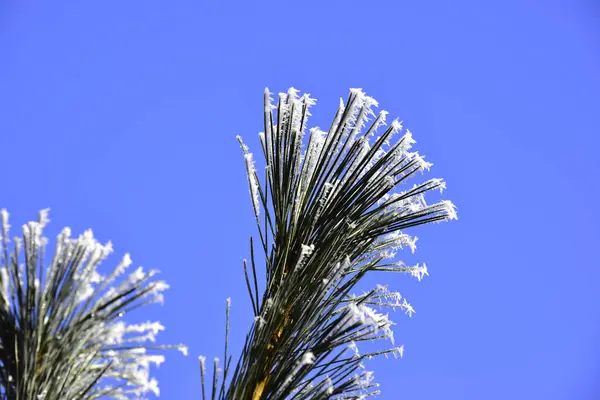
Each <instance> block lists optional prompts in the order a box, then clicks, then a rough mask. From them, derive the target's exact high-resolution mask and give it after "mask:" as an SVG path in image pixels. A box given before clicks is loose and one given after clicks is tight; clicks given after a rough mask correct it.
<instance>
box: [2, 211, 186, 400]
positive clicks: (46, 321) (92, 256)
mask: <svg viewBox="0 0 600 400" xmlns="http://www.w3.org/2000/svg"><path fill="white" fill-rule="evenodd" d="M0 214H1V222H2V232H1V234H2V237H1V247H2V255H1V260H2V261H1V262H2V267H1V268H0V398H1V399H3V400H17V399H18V400H40V399H61V400H62V399H65V400H79V399H86V400H91V399H98V398H101V397H102V398H114V399H128V398H140V396H142V395H144V394H145V393H148V392H154V393H155V394H156V395H158V393H159V390H158V386H157V382H156V380H155V379H153V378H150V375H149V366H150V364H156V365H159V364H160V363H162V362H163V361H164V357H163V356H162V355H158V354H148V353H147V351H148V350H161V349H167V348H178V349H179V350H181V351H182V352H184V353H185V352H186V351H187V349H186V347H185V346H153V345H149V344H148V342H154V340H155V337H156V335H157V333H158V332H159V331H161V330H163V329H164V327H163V326H162V325H161V324H160V323H158V322H147V323H142V324H126V323H124V322H123V320H122V317H123V316H124V315H125V314H127V313H128V312H130V311H132V310H134V309H135V308H138V307H141V306H144V305H146V304H150V303H155V302H161V303H162V301H163V300H162V299H163V295H162V292H163V291H164V290H165V289H167V288H168V285H167V284H166V283H165V282H163V281H155V280H153V279H152V278H153V277H154V276H155V274H156V272H157V271H150V272H144V271H143V270H142V268H141V267H140V268H138V269H137V270H135V271H134V272H133V273H131V274H130V275H129V276H128V277H127V278H125V279H123V278H122V277H121V275H122V274H123V273H124V272H125V270H126V269H127V268H128V267H129V266H130V264H131V259H130V257H129V255H128V254H126V255H125V257H123V259H122V261H121V262H120V263H119V265H118V266H117V267H116V268H115V269H114V270H113V271H112V273H111V274H110V275H109V276H108V277H104V276H101V275H100V274H99V273H98V271H97V268H98V266H99V265H100V264H101V263H102V261H104V260H105V258H106V257H107V256H108V255H109V254H110V253H112V245H111V243H110V242H109V243H107V244H106V245H101V244H100V243H98V242H97V241H96V240H95V239H94V237H93V234H92V231H89V230H88V231H86V232H85V233H84V234H83V235H81V236H79V237H78V238H77V239H72V238H71V237H70V235H71V233H70V229H69V228H64V229H63V231H62V232H61V233H60V235H59V236H58V240H57V243H56V247H55V251H54V256H53V257H52V260H51V262H50V265H49V266H48V267H45V261H46V260H45V251H46V245H47V239H46V238H45V237H43V236H42V233H43V229H44V227H45V226H46V224H47V223H48V222H49V221H48V210H43V211H41V212H40V217H39V220H38V221H37V222H29V223H28V224H26V225H23V237H22V239H21V238H18V237H15V238H14V239H13V242H14V248H13V250H12V251H11V250H10V249H9V228H10V227H9V224H8V213H7V212H6V210H2V211H1V212H0ZM23 249H24V254H23V258H21V250H23ZM21 261H24V264H23V263H21ZM119 281H120V283H119ZM108 382H111V383H112V385H111V384H109V383H108Z"/></svg>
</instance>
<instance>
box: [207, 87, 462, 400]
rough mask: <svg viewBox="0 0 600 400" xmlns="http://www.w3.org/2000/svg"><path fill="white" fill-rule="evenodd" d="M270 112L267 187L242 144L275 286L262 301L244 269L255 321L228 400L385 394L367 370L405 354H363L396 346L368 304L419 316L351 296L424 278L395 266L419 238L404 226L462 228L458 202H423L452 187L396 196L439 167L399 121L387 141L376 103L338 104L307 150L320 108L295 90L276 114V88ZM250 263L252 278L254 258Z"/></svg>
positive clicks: (263, 138) (375, 294)
mask: <svg viewBox="0 0 600 400" xmlns="http://www.w3.org/2000/svg"><path fill="white" fill-rule="evenodd" d="M264 104H265V106H264V133H260V134H259V137H260V142H261V147H262V150H263V155H264V159H265V163H266V169H265V171H266V173H265V180H264V181H263V182H260V181H259V175H258V173H257V171H256V167H255V165H254V160H253V155H252V154H251V153H250V152H249V149H248V147H247V146H246V145H245V144H244V143H243V142H242V140H241V138H240V137H238V140H239V142H240V145H241V147H242V150H243V152H244V157H245V160H246V170H247V175H248V184H249V189H250V195H251V200H252V205H253V210H254V214H255V219H256V223H257V227H258V231H259V237H260V240H261V246H262V248H263V252H264V257H265V261H266V282H265V287H264V289H263V293H262V301H260V302H259V296H258V285H257V284H256V279H255V280H254V283H255V285H254V288H253V287H252V285H251V283H250V279H249V276H248V273H247V264H246V262H244V271H245V276H246V283H247V287H248V291H249V294H250V297H251V300H252V304H253V309H254V313H255V322H254V324H253V326H252V327H251V329H250V331H249V333H248V335H247V337H246V343H245V346H244V348H243V351H242V354H241V356H240V358H239V360H238V364H237V366H236V368H235V371H234V373H233V374H232V375H231V379H230V381H229V382H226V379H224V380H223V382H222V384H221V385H222V386H221V388H223V387H224V386H225V385H227V390H221V391H220V393H219V399H230V400H263V399H271V400H279V399H359V398H365V397H368V396H373V395H376V394H378V393H379V392H378V391H377V390H373V388H375V387H376V386H377V384H375V383H373V375H372V373H371V372H368V371H365V370H364V366H363V364H362V361H363V360H365V359H370V358H372V357H376V356H380V355H384V356H387V355H388V354H392V355H394V356H402V354H403V351H404V348H403V346H400V347H392V348H390V349H387V350H382V351H377V352H371V353H366V354H363V355H361V354H360V353H359V351H358V346H357V343H358V342H361V341H367V340H369V341H374V340H380V339H384V340H390V341H391V343H392V345H393V343H394V337H393V332H392V330H391V326H392V325H393V323H392V322H391V321H390V320H389V319H388V317H387V315H383V314H381V313H379V312H377V311H375V310H374V309H373V308H371V306H378V307H391V308H400V309H401V310H403V311H404V312H405V313H406V314H408V315H409V316H410V315H412V314H413V313H414V312H415V311H414V309H413V307H412V306H411V305H410V304H409V303H408V302H407V300H406V299H405V298H403V297H402V296H401V295H400V294H399V293H398V292H390V291H388V289H387V286H383V285H378V286H377V287H376V288H374V289H372V290H371V291H369V292H367V293H365V294H363V295H359V296H356V295H354V294H353V293H352V290H353V289H355V287H356V285H357V284H358V283H359V282H360V281H361V280H362V278H363V277H364V276H365V275H366V274H367V273H369V272H374V271H388V272H400V273H409V274H411V275H412V276H415V277H417V278H418V279H419V280H420V279H421V278H422V277H423V276H424V275H427V274H428V273H427V268H426V266H425V264H423V265H422V266H419V265H418V264H417V265H415V266H413V267H410V266H406V265H405V264H404V263H402V262H390V261H386V260H390V259H393V258H394V257H395V255H396V252H397V251H398V250H399V249H402V248H404V247H409V248H410V249H411V250H412V251H414V250H415V242H416V240H417V238H416V237H411V236H409V235H408V234H406V233H404V230H406V229H407V228H410V227H413V226H417V225H422V224H427V223H431V222H438V221H445V220H449V219H456V212H455V208H454V205H453V204H452V203H450V202H449V201H442V202H438V203H435V204H432V205H428V204H427V203H426V202H425V196H424V195H425V193H426V192H429V191H432V190H440V191H441V190H443V189H444V188H445V183H444V182H443V181H442V180H441V179H430V180H428V181H426V182H424V183H421V184H416V185H414V186H413V187H412V188H409V189H407V190H404V191H399V192H398V191H396V188H397V187H399V186H400V185H401V184H405V183H406V181H408V180H409V179H411V178H413V177H415V176H416V175H417V173H419V172H424V171H427V170H429V168H430V167H431V165H432V164H430V163H428V162H426V161H425V160H424V158H423V157H422V156H420V155H419V154H418V153H416V152H410V151H409V150H410V149H411V147H412V145H413V144H414V143H415V141H414V140H413V138H412V134H411V132H410V131H408V130H406V131H405V133H404V134H403V135H401V136H400V137H399V139H397V140H395V141H394V140H393V138H394V137H395V136H399V135H398V134H399V133H400V132H401V131H402V125H401V123H400V122H398V121H397V120H395V121H393V122H392V123H391V124H390V126H389V127H387V128H386V129H384V130H383V132H379V131H380V130H381V129H380V128H381V127H384V126H386V116H387V112H385V111H381V112H380V113H378V114H375V112H374V111H373V108H374V107H376V106H377V102H376V101H375V100H374V99H373V98H371V97H369V96H366V95H365V94H364V93H363V92H362V90H360V89H351V90H350V96H349V98H348V100H347V102H346V103H345V104H344V103H342V102H340V106H339V108H338V110H337V113H336V115H335V117H334V120H333V122H332V124H331V126H330V128H329V130H328V132H323V131H321V130H320V129H319V128H312V129H310V131H309V132H310V135H309V139H308V143H307V145H306V147H304V148H303V141H304V140H303V139H304V135H305V130H306V123H307V119H308V117H309V116H310V112H309V109H310V107H311V106H313V105H314V104H315V100H314V99H311V98H310V97H309V95H304V96H302V97H300V96H298V92H297V90H296V89H294V88H291V89H289V90H288V92H287V93H280V94H279V101H278V103H277V105H276V106H274V105H272V99H271V95H270V92H269V91H268V89H267V90H265V98H264ZM274 109H276V110H277V113H276V116H274V113H273V110H274ZM371 118H373V122H371V123H369V120H370V119H371ZM275 122H276V124H275ZM377 135H378V136H377ZM261 214H262V221H261ZM269 243H271V244H270V246H269ZM251 250H252V249H251ZM251 255H252V269H253V273H254V274H255V270H256V264H255V262H254V253H253V250H252V254H251ZM203 360H204V359H202V360H201V361H202V365H203V367H202V368H203V369H202V371H203V372H202V376H204V361H203ZM203 379H204V378H203ZM203 392H204V387H203Z"/></svg>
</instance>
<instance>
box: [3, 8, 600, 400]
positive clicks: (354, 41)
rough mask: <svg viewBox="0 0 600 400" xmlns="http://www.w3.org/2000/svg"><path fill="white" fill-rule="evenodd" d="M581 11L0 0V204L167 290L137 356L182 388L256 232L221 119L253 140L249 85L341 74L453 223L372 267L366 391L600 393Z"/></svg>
mask: <svg viewBox="0 0 600 400" xmlns="http://www.w3.org/2000/svg"><path fill="white" fill-rule="evenodd" d="M599 21H600V6H598V4H597V3H596V4H594V2H593V1H587V2H586V1H577V0H572V1H546V2H543V1H532V0H520V1H516V0H515V1H511V0H507V1H497V2H490V1H452V2H450V1H431V2H427V1H405V0H396V1H386V2H381V1H372V2H366V1H363V2H352V1H319V2H312V1H296V2H287V1H270V2H263V1H244V2H242V1H238V2H226V1H221V2H211V3H210V4H209V3H208V2H205V1H199V0H197V1H180V0H171V1H154V0H144V1H133V0H132V1H101V2H69V1H53V2H41V1H30V2H26V1H16V0H13V1H11V0H4V1H2V2H1V3H0V157H1V158H0V163H1V165H2V167H1V168H2V171H3V176H2V183H1V185H0V207H6V208H8V210H9V211H10V212H11V217H12V225H13V226H15V227H18V226H20V225H21V224H22V223H24V222H26V221H28V220H30V219H33V218H35V217H36V215H37V211H38V210H39V209H41V208H45V207H51V210H52V211H51V214H50V218H51V220H52V223H51V225H50V227H49V230H48V234H49V235H51V236H50V237H51V238H52V239H53V238H54V236H55V234H56V233H57V232H58V230H59V229H60V228H61V227H62V226H64V225H68V226H70V227H71V228H73V230H74V232H75V233H80V232H82V231H83V230H84V229H86V228H93V230H94V232H95V234H96V236H97V237H99V238H100V240H101V241H103V242H104V241H107V240H109V239H110V240H112V241H113V243H114V247H115V255H114V256H113V257H111V258H110V259H109V264H110V266H113V265H116V263H117V262H118V259H119V258H120V256H121V255H122V254H123V253H125V252H130V253H131V254H132V257H133V260H134V262H135V263H137V264H141V265H143V266H145V267H148V268H158V269H160V270H161V271H162V277H163V278H164V279H165V280H167V281H168V283H169V284H170V285H171V289H170V290H169V291H168V292H167V293H166V303H165V305H164V306H159V305H156V306H151V307H149V308H148V309H147V310H145V311H140V312H139V313H137V315H135V314H132V315H131V316H130V318H129V320H130V321H137V320H146V319H149V318H150V319H158V320H160V321H161V322H162V323H163V324H164V325H165V326H166V327H167V330H166V331H165V332H164V333H163V334H161V335H160V336H159V338H160V340H161V342H162V343H180V342H183V343H187V344H188V345H189V346H190V356H189V357H187V358H186V357H184V356H182V355H181V354H179V353H178V352H175V351H174V352H173V353H172V354H167V362H166V363H165V364H163V365H162V366H161V367H160V369H158V370H156V369H155V370H154V371H155V375H156V376H157V378H158V379H159V381H160V386H161V390H162V395H161V398H165V399H194V398H196V399H197V398H199V396H200V389H199V372H198V371H199V370H198V360H197V356H198V355H199V354H205V355H207V356H209V357H212V356H221V354H222V347H223V331H224V302H225V299H226V298H227V297H229V296H231V297H232V304H233V309H232V332H231V335H232V338H231V346H232V347H233V348H234V350H239V348H240V346H241V344H242V340H243V336H244V333H245V332H246V330H247V328H248V326H249V324H250V320H251V308H250V304H249V301H248V299H247V294H246V291H245V284H244V280H243V274H242V268H241V267H242V264H241V260H242V258H244V257H247V256H248V236H250V235H252V234H255V228H254V225H253V216H252V211H251V205H250V200H249V198H248V189H247V186H246V180H245V171H244V162H243V157H242V155H241V152H240V150H239V147H238V145H237V142H236V140H235V136H236V135H238V134H239V135H242V136H243V137H244V138H245V140H246V141H247V143H248V144H249V145H250V146H251V148H253V149H254V150H255V152H256V153H257V154H258V153H259V147H258V139H257V132H259V131H261V130H262V94H263V89H264V88H265V87H266V86H268V87H269V88H270V89H271V90H272V91H275V92H279V91H285V90H286V89H287V88H288V87H289V86H294V87H297V88H299V89H300V90H301V91H302V92H308V93H310V94H311V95H312V96H314V97H316V98H317V99H318V103H317V106H316V107H315V108H314V109H313V117H312V119H311V123H310V125H311V126H314V125H319V126H322V127H323V126H326V125H327V124H328V123H329V122H330V120H331V118H332V117H333V114H334V112H335V108H336V106H337V103H338V101H339V97H340V96H342V97H344V98H345V97H346V96H347V94H348V89H349V88H351V87H359V88H363V89H364V90H365V91H366V93H367V94H369V95H371V96H373V97H375V98H376V99H377V100H378V101H379V103H380V105H381V107H382V108H383V109H386V110H388V111H389V112H390V117H394V116H398V117H400V119H402V120H404V125H405V126H406V127H408V128H409V129H411V130H412V131H413V133H414V135H415V138H416V140H417V145H416V148H417V149H418V150H419V151H420V152H421V153H422V154H425V155H426V156H427V159H428V160H430V161H432V162H433V163H434V167H433V169H432V171H431V173H430V174H429V175H428V176H429V177H444V178H445V179H446V180H447V182H448V190H447V191H446V192H444V197H445V198H448V199H451V200H452V201H453V202H455V203H456V205H457V207H458V211H459V220H458V221H453V222H452V223H448V224H438V225H433V226H429V227H425V228H423V229H419V230H418V231H417V234H418V236H419V238H420V240H419V242H418V245H419V247H418V249H417V253H416V254H415V255H414V256H411V255H409V254H406V255H404V254H403V255H402V256H403V257H404V259H405V260H406V261H410V262H413V261H414V262H417V261H418V262H423V261H425V262H426V263H427V264H428V266H429V269H430V275H431V276H430V277H426V278H425V279H424V280H423V281H422V282H416V281H415V280H413V279H411V278H409V277H405V276H388V277H385V276H379V277H378V278H379V280H378V281H373V282H380V281H381V279H383V280H386V281H387V282H388V283H389V284H390V286H391V288H394V289H398V290H400V292H401V293H402V294H403V295H405V296H406V297H407V298H408V299H409V300H410V301H411V303H412V304H413V305H414V307H415V308H416V310H417V314H416V315H415V316H414V317H413V318H412V319H409V318H408V317H406V316H405V315H403V314H402V313H400V312H398V313H395V314H394V315H393V319H394V320H395V321H396V322H397V326H396V327H395V335H396V339H397V342H400V343H404V344H405V348H406V351H405V357H404V359H402V360H392V359H390V360H385V359H382V360H374V361H372V362H370V363H369V364H368V365H367V366H368V368H370V369H373V370H375V376H376V379H377V381H378V382H379V383H380V384H381V389H382V391H383V394H382V395H381V397H380V398H381V399H390V400H394V399H412V400H421V399H468V400H471V399H472V400H479V399H507V398H508V399H557V400H558V399H576V400H577V399H594V398H600V384H598V383H596V382H597V380H598V377H599V374H600V346H599V344H598V343H599V340H600V308H599V300H600V295H599V294H600V285H599V284H600V270H599V267H600V265H599V264H600V263H599V261H600V256H599V253H598V251H599V247H600V228H599V223H600V218H599V217H598V211H597V208H598V207H597V203H598V195H599V194H600V191H599V189H598V187H599V182H600V178H599V173H600V161H599V159H598V149H599V148H600V139H599V136H600V121H599V120H600V23H599Z"/></svg>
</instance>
